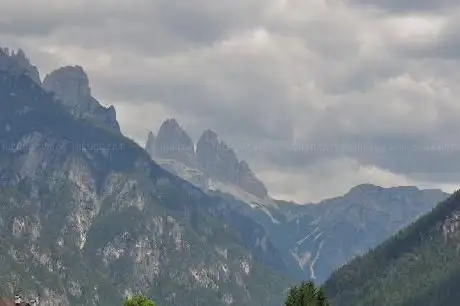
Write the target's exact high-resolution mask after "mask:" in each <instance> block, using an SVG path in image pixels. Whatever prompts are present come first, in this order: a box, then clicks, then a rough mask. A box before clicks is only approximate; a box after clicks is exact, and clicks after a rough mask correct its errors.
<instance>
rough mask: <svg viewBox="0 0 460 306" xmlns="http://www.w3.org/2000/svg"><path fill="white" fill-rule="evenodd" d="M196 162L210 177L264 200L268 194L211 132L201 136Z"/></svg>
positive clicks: (231, 150)
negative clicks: (232, 184) (231, 184)
mask: <svg viewBox="0 0 460 306" xmlns="http://www.w3.org/2000/svg"><path fill="white" fill-rule="evenodd" d="M196 155H197V159H198V162H199V163H200V165H201V166H202V167H203V169H204V170H205V171H206V172H207V173H209V174H210V175H211V176H212V177H215V178H217V179H218V180H221V181H223V182H230V183H234V184H235V185H237V186H239V187H240V188H241V189H243V190H245V191H247V192H249V193H251V194H254V195H256V196H258V197H261V198H264V197H266V196H267V194H268V192H267V189H266V188H265V186H264V184H263V183H262V182H261V181H260V180H258V179H257V177H256V176H255V175H254V173H253V172H252V171H251V169H250V168H249V165H248V164H247V163H246V162H244V161H241V162H240V161H239V160H238V158H237V156H236V154H235V151H234V150H233V149H232V148H231V147H230V146H229V145H228V144H227V143H225V142H224V141H222V140H219V136H218V135H217V133H215V132H214V131H212V130H206V131H204V132H203V134H202V135H201V137H200V139H199V140H198V143H197V146H196Z"/></svg>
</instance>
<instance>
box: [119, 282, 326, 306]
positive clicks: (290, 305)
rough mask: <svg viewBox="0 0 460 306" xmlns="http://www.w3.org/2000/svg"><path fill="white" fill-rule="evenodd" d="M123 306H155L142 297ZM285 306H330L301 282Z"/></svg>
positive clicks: (313, 287)
mask: <svg viewBox="0 0 460 306" xmlns="http://www.w3.org/2000/svg"><path fill="white" fill-rule="evenodd" d="M123 305H124V306H157V304H156V303H155V302H154V301H153V300H150V299H148V298H147V297H145V296H144V295H140V294H138V295H134V296H132V297H130V298H127V299H126V300H125V302H124V304H123ZM284 305H285V306H330V303H329V301H328V299H327V298H326V295H325V294H324V290H323V288H321V287H317V286H316V285H315V283H314V282H312V281H308V282H302V283H301V284H300V285H298V286H294V287H292V288H291V289H290V290H289V293H288V295H287V297H286V302H285V303H284Z"/></svg>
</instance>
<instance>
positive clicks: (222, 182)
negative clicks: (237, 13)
mask: <svg viewBox="0 0 460 306" xmlns="http://www.w3.org/2000/svg"><path fill="white" fill-rule="evenodd" d="M145 149H146V150H147V152H148V153H149V154H150V155H151V157H152V159H153V160H154V161H155V162H157V163H158V164H160V165H161V166H162V167H164V168H165V169H167V170H168V171H170V172H172V173H174V174H176V175H178V176H180V177H182V178H183V179H185V180H188V181H190V182H191V183H193V184H194V185H196V186H197V187H199V188H201V189H203V190H205V191H207V192H210V193H212V192H213V191H220V192H224V193H227V194H231V195H232V196H234V198H235V199H238V200H241V201H243V202H245V203H247V204H249V205H250V206H258V207H262V209H264V210H265V211H266V207H274V206H276V203H275V202H274V201H273V200H272V199H271V198H270V197H269V196H268V191H267V188H266V187H265V185H264V184H263V183H262V182H261V181H260V180H259V179H258V178H257V177H256V175H255V174H254V173H253V172H252V171H251V169H250V168H249V165H248V164H247V163H246V162H245V161H240V160H239V159H238V157H237V156H236V154H235V151H234V150H233V149H232V148H231V147H230V146H229V145H228V144H227V143H226V142H224V141H223V140H221V139H220V138H219V136H218V135H217V133H216V132H214V131H212V130H205V131H204V132H203V134H202V135H201V137H200V138H199V140H198V141H197V143H196V145H195V144H194V142H193V141H192V139H191V138H190V136H189V135H188V134H187V132H186V131H185V130H184V129H183V128H182V127H181V126H180V125H179V123H178V122H177V120H176V119H174V118H170V119H167V120H165V121H164V122H163V123H162V124H161V126H160V129H159V131H158V134H157V136H156V137H155V135H154V134H153V133H152V132H149V135H148V138H147V142H146V145H145Z"/></svg>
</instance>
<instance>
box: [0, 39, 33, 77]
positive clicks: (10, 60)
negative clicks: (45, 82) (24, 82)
mask: <svg viewBox="0 0 460 306" xmlns="http://www.w3.org/2000/svg"><path fill="white" fill-rule="evenodd" d="M0 70H4V71H8V72H9V73H11V74H13V75H21V74H25V75H27V76H28V77H30V78H31V79H32V80H33V81H34V82H35V83H37V84H41V80H40V75H39V73H38V69H37V67H35V66H33V65H32V64H31V63H30V61H29V59H28V58H27V57H26V55H25V54H24V51H22V50H21V49H19V50H18V51H17V52H14V51H10V50H9V49H8V48H2V47H0Z"/></svg>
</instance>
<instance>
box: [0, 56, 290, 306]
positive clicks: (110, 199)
mask: <svg viewBox="0 0 460 306" xmlns="http://www.w3.org/2000/svg"><path fill="white" fill-rule="evenodd" d="M18 54H19V55H18ZM22 54H23V53H22V52H18V53H17V54H16V53H10V52H9V51H8V50H4V49H2V52H1V57H0V62H1V63H2V64H1V66H0V67H1V68H2V69H0V139H1V148H2V150H1V151H0V181H1V192H0V202H1V203H2V205H1V207H0V233H1V237H0V239H1V241H2V242H1V244H0V255H1V257H0V275H1V278H2V280H1V284H2V286H1V288H0V294H2V295H3V296H12V294H13V292H14V291H16V290H18V289H21V290H23V292H24V294H23V295H24V296H31V295H33V296H35V295H39V296H40V300H41V305H115V304H120V303H121V300H122V298H123V296H125V295H129V294H132V293H134V292H142V293H144V294H147V295H149V296H152V297H153V298H154V299H156V300H158V301H159V302H160V303H161V305H184V304H187V305H213V306H214V305H254V303H256V302H257V303H259V304H261V305H279V304H280V302H281V301H282V299H283V298H284V291H285V290H286V288H287V287H288V284H289V282H288V281H287V280H286V279H285V278H284V277H282V276H281V275H279V274H277V273H275V272H274V271H272V269H270V267H268V266H267V265H265V264H264V263H263V262H262V261H261V260H258V259H256V258H255V257H256V256H258V257H259V258H262V259H264V260H266V261H269V262H270V260H271V262H274V261H276V251H275V250H271V249H270V241H267V240H264V248H261V247H259V248H257V246H256V242H255V241H254V242H253V245H254V247H253V249H251V250H249V249H248V248H247V247H246V246H245V245H247V244H249V242H248V241H250V242H252V241H251V239H255V240H257V239H258V240H259V241H262V240H263V238H264V230H263V228H262V227H261V226H259V225H258V224H257V223H255V222H253V221H252V220H251V219H249V218H246V217H245V216H243V215H241V216H240V220H241V221H240V222H241V223H242V224H244V225H245V227H244V228H236V227H233V226H231V225H230V224H229V221H228V220H232V218H234V219H238V217H239V215H238V213H237V212H235V211H232V212H231V214H230V213H229V210H228V209H226V207H227V206H228V203H226V202H225V201H224V200H222V199H214V198H212V197H211V196H209V195H206V194H204V193H203V192H202V191H201V190H200V189H198V188H196V187H194V186H193V185H191V184H190V183H188V182H186V181H184V180H182V179H180V178H178V177H176V176H174V175H172V174H170V173H169V172H167V171H165V170H163V169H162V168H161V167H159V166H158V165H156V164H155V163H154V162H153V161H152V160H151V159H150V157H149V156H148V154H147V153H146V152H145V150H144V149H142V148H141V147H139V146H138V145H137V144H135V143H134V142H133V141H131V140H130V139H128V138H126V137H124V136H123V135H121V133H120V132H119V131H118V129H117V128H116V127H117V125H116V124H115V122H114V121H113V120H114V116H113V115H114V111H113V110H110V109H105V108H104V107H102V106H101V105H100V104H99V103H97V104H95V102H97V101H96V100H95V99H94V98H92V97H91V95H90V90H89V88H88V87H87V81H86V80H87V78H86V76H85V75H83V73H84V72H83V70H82V69H81V68H80V67H77V66H75V67H65V68H63V69H59V70H57V71H55V72H52V73H51V74H50V75H49V76H47V77H46V78H45V82H43V84H41V83H40V82H38V81H37V80H34V79H33V78H31V77H30V76H29V73H28V72H29V71H30V70H31V71H34V70H33V69H32V68H30V67H28V61H26V60H20V61H18V60H17V57H18V56H19V57H20V58H21V59H22ZM12 67H14V69H12ZM29 68H30V69H29ZM46 88H48V90H47V89H46ZM49 90H53V92H50V91H49ZM246 229H249V230H251V231H252V232H251V235H246V233H245V232H242V230H246ZM258 235H260V237H259V236H258Z"/></svg>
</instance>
